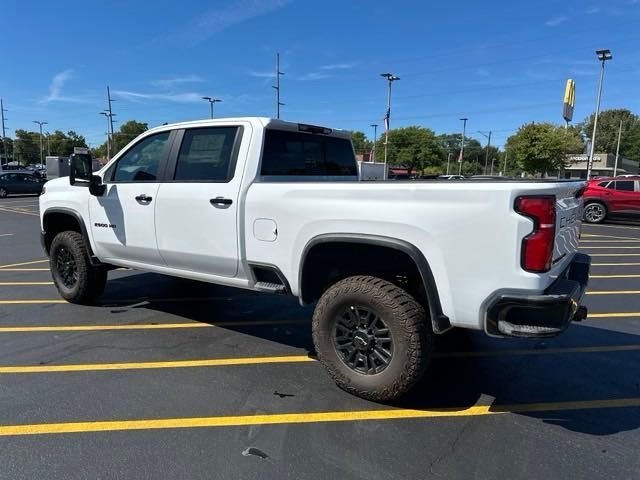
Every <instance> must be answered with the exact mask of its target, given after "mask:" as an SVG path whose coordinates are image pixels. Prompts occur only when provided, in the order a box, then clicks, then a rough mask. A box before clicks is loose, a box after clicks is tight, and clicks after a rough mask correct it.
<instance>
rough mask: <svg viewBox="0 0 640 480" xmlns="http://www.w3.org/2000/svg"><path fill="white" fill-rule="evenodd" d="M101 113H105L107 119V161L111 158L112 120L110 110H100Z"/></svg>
mask: <svg viewBox="0 0 640 480" xmlns="http://www.w3.org/2000/svg"><path fill="white" fill-rule="evenodd" d="M100 115H104V116H105V118H106V119H107V161H109V160H111V129H110V124H111V120H110V118H109V113H108V112H100Z"/></svg>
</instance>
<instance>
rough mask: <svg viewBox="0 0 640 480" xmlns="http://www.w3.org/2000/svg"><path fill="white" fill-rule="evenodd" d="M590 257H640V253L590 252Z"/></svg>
mask: <svg viewBox="0 0 640 480" xmlns="http://www.w3.org/2000/svg"><path fill="white" fill-rule="evenodd" d="M589 256H590V257H640V253H622V254H621V253H590V254H589Z"/></svg>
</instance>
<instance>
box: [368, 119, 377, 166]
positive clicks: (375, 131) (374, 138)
mask: <svg viewBox="0 0 640 480" xmlns="http://www.w3.org/2000/svg"><path fill="white" fill-rule="evenodd" d="M370 126H371V127H373V148H372V149H371V152H372V155H371V157H372V158H371V161H372V162H375V161H376V142H377V141H378V124H377V123H372V124H371V125H370Z"/></svg>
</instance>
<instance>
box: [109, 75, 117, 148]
mask: <svg viewBox="0 0 640 480" xmlns="http://www.w3.org/2000/svg"><path fill="white" fill-rule="evenodd" d="M111 102H115V100H113V99H112V98H111V90H110V89H109V85H107V103H108V105H109V108H108V110H109V127H110V128H111V142H112V143H113V144H114V145H113V146H114V150H115V135H114V133H113V117H114V116H115V115H116V114H115V113H113V110H112V109H111Z"/></svg>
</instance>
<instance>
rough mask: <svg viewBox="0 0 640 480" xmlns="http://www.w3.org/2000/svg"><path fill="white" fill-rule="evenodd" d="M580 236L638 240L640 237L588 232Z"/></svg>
mask: <svg viewBox="0 0 640 480" xmlns="http://www.w3.org/2000/svg"><path fill="white" fill-rule="evenodd" d="M582 236H583V237H589V238H620V239H623V240H640V238H637V237H619V236H617V235H595V234H589V233H585V234H584V235H582Z"/></svg>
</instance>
